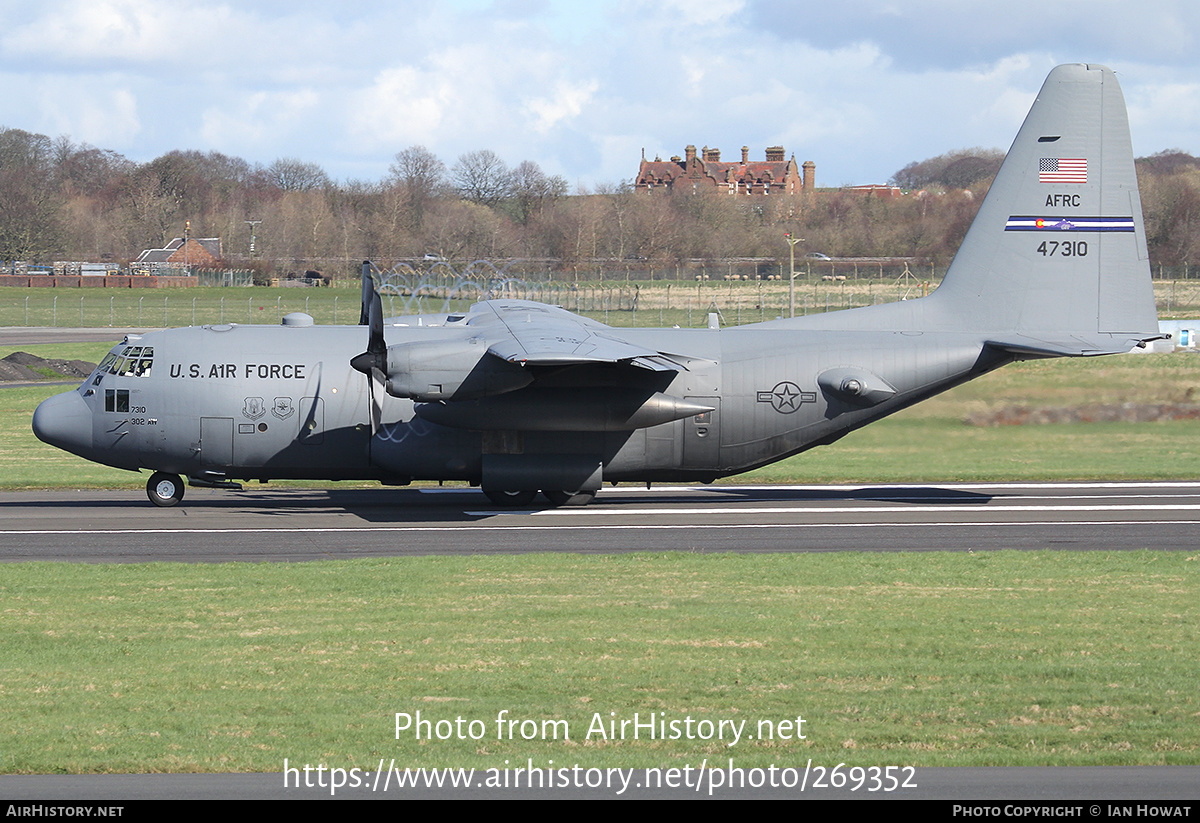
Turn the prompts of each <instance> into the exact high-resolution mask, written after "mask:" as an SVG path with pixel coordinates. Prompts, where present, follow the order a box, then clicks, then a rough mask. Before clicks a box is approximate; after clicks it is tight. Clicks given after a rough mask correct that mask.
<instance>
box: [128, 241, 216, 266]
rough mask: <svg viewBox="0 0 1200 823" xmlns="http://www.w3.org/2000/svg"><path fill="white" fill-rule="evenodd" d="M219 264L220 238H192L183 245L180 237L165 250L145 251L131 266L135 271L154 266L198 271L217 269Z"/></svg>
mask: <svg viewBox="0 0 1200 823" xmlns="http://www.w3.org/2000/svg"><path fill="white" fill-rule="evenodd" d="M220 263H221V238H219V237H200V238H196V237H192V238H189V239H188V241H187V244H186V245H185V244H184V242H183V238H182V237H176V238H175V239H174V240H172V241H171V242H170V243H168V244H167V245H166V247H165V248H161V249H146V250H145V251H143V252H142V253H141V254H139V255H138V258H137V259H136V260H134V261H133V263H132V264H131V266H132V267H133V268H135V269H137V268H142V267H148V266H151V265H154V264H157V265H159V266H162V265H164V264H169V265H171V266H179V267H182V266H184V265H187V266H189V267H192V266H194V267H196V268H200V269H206V268H217V267H218V266H220Z"/></svg>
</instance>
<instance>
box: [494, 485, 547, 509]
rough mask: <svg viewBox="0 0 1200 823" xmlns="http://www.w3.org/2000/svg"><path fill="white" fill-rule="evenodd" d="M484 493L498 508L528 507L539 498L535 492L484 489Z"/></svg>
mask: <svg viewBox="0 0 1200 823" xmlns="http://www.w3.org/2000/svg"><path fill="white" fill-rule="evenodd" d="M483 493H484V494H486V495H487V498H488V500H491V501H492V502H493V503H495V504H496V505H497V506H528V505H529V504H530V503H532V502H533V498H535V497H537V492H535V491H520V492H507V491H501V490H500V489H484V490H483Z"/></svg>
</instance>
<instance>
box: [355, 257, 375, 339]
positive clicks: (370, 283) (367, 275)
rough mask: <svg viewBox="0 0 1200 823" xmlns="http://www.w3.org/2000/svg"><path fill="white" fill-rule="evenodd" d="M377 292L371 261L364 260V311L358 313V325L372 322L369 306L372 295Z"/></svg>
mask: <svg viewBox="0 0 1200 823" xmlns="http://www.w3.org/2000/svg"><path fill="white" fill-rule="evenodd" d="M374 293H375V281H374V280H372V279H371V261H370V260H364V261H363V266H362V311H361V312H359V315H358V325H360V326H365V325H367V323H369V322H370V315H369V314H368V313H367V312H368V307H369V306H370V305H371V295H372V294H374Z"/></svg>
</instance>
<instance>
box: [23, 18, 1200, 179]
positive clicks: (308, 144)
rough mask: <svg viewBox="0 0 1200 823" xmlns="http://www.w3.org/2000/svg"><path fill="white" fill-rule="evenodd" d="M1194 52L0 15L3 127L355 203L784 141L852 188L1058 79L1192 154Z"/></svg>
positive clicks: (1134, 26)
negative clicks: (254, 169) (1093, 71)
mask: <svg viewBox="0 0 1200 823" xmlns="http://www.w3.org/2000/svg"><path fill="white" fill-rule="evenodd" d="M1197 31H1200V6H1195V7H1193V6H1192V5H1190V4H1187V3H1184V2H1180V0H1167V1H1166V2H1162V3H1155V4H1153V5H1152V6H1151V7H1148V8H1144V9H1143V8H1140V7H1139V8H1138V9H1133V8H1132V7H1129V6H1127V5H1124V4H1120V3H1116V2H1110V0H1095V1H1094V2H1093V3H1091V4H1089V6H1088V13H1087V14H1080V13H1078V11H1077V9H1075V8H1074V7H1072V6H1070V5H1067V6H1045V5H1044V4H1039V3H1033V2H1032V0H1011V2H1009V3H1007V4H1005V5H1003V6H995V5H992V6H980V5H978V4H960V3H954V2H949V0H910V1H906V2H904V3H898V2H894V0H891V1H890V2H885V0H846V2H844V3H841V4H837V5H831V4H826V5H824V6H821V5H815V4H814V5H809V6H806V7H805V8H804V11H803V13H797V12H796V10H795V6H794V4H793V3H791V2H788V0H709V2H699V1H698V0H667V2H663V0H657V2H655V0H609V2H599V3H595V4H578V3H575V2H569V0H495V1H494V2H493V0H447V2H443V3H436V4H429V3H422V2H418V0H396V1H395V2H391V3H386V4H380V3H371V2H354V1H353V0H348V2H346V3H342V4H339V5H337V6H329V5H328V4H325V3H321V2H317V1H316V0H263V2H257V3H253V4H235V3H229V2H213V1H212V0H90V2H88V1H87V0H43V2H41V3H37V4H33V3H25V2H18V1H17V0H0V72H3V76H4V78H5V80H6V81H7V82H6V86H5V88H6V99H5V113H4V115H3V117H4V120H5V125H8V126H11V127H15V128H25V129H28V130H34V131H43V132H48V133H50V134H51V135H52V136H53V135H54V134H56V133H69V134H71V135H73V136H74V137H75V138H76V139H85V140H87V141H88V142H93V143H95V144H97V145H100V146H102V147H103V148H110V149H114V150H116V151H119V152H122V153H125V154H127V155H128V156H130V157H131V158H132V159H135V160H148V159H151V158H153V157H154V156H157V155H158V154H162V153H164V152H167V151H170V150H173V149H191V148H199V149H203V150H216V151H221V152H224V153H227V154H243V155H245V154H247V153H248V156H246V159H248V160H249V161H251V162H262V163H269V162H270V161H271V160H273V159H275V158H278V157H280V156H285V155H289V156H296V157H299V158H302V159H303V160H305V161H306V162H314V163H318V164H320V165H322V166H323V167H324V168H325V169H326V170H327V171H328V172H329V173H330V174H331V175H333V176H335V177H344V176H346V175H348V174H351V173H353V174H354V175H355V176H359V177H362V178H366V179H370V178H381V177H382V176H384V175H385V174H386V173H387V166H388V163H389V162H390V160H391V158H392V156H393V155H394V154H395V153H396V152H397V151H399V150H401V149H403V148H405V147H407V146H409V145H413V144H423V145H425V146H427V147H428V148H429V149H430V150H431V151H434V152H435V153H436V154H438V155H439V156H440V157H442V158H443V160H445V161H446V162H447V163H453V161H454V159H455V158H456V157H457V156H458V155H460V154H462V153H464V152H467V151H472V150H476V149H481V148H489V149H491V150H493V151H495V152H497V153H498V154H500V155H501V156H502V157H504V158H505V160H506V161H507V162H509V163H510V164H514V165H515V164H516V163H517V162H520V161H521V160H525V159H530V160H534V161H536V162H538V163H539V164H541V165H542V166H543V168H545V169H547V171H550V172H552V173H557V174H563V175H565V176H566V177H567V178H568V179H570V180H571V181H572V182H574V181H577V180H581V179H582V182H585V183H588V184H594V183H599V182H613V181H615V180H619V179H624V178H628V177H630V176H632V175H633V174H634V172H635V171H636V165H637V162H638V159H639V157H640V150H641V148H642V147H645V148H646V150H647V152H648V153H649V154H651V155H653V154H655V153H661V154H663V156H670V155H671V154H675V153H679V152H681V151H682V149H683V146H685V145H687V144H688V143H695V144H696V145H703V144H708V145H710V146H722V147H724V148H725V150H726V151H730V152H735V151H736V150H737V149H738V148H740V147H741V146H742V145H748V146H750V147H751V151H752V155H754V156H757V155H758V154H759V152H761V150H762V148H763V147H765V146H767V145H777V144H780V143H782V144H783V145H785V147H786V148H787V149H788V151H789V152H791V151H795V152H796V153H797V156H798V157H801V158H803V159H809V158H811V159H813V160H815V161H816V162H817V164H818V166H819V169H820V171H819V174H820V176H821V179H822V180H824V181H835V182H876V181H879V180H881V179H886V178H887V177H888V176H890V174H892V173H893V172H894V171H895V170H897V169H898V168H900V167H901V166H903V165H905V164H906V163H908V162H911V161H912V160H919V159H924V158H925V157H929V156H933V155H936V154H940V153H943V152H945V151H948V150H951V149H954V148H961V147H963V146H973V145H983V146H1002V145H1007V141H1009V140H1011V137H1012V134H1013V133H1015V130H1016V127H1017V125H1019V123H1020V121H1021V118H1022V117H1023V116H1024V113H1025V111H1026V110H1027V109H1028V106H1029V103H1030V102H1031V100H1032V98H1033V95H1034V94H1035V93H1036V91H1037V88H1038V87H1039V85H1040V83H1041V81H1042V79H1043V77H1044V76H1045V73H1046V72H1047V71H1048V70H1049V69H1050V68H1051V67H1052V66H1053V65H1054V64H1055V63H1059V62H1069V61H1072V60H1080V59H1084V60H1093V61H1097V62H1104V63H1106V64H1108V65H1110V66H1111V67H1113V68H1114V69H1116V70H1117V71H1118V73H1119V76H1120V77H1121V80H1122V83H1123V85H1124V86H1125V89H1126V95H1127V98H1128V99H1129V102H1130V109H1131V117H1132V120H1133V123H1134V130H1135V134H1134V140H1135V145H1136V146H1139V150H1142V149H1141V147H1143V146H1144V147H1145V152H1147V153H1148V152H1152V151H1157V150H1159V149H1162V148H1168V147H1176V146H1177V147H1179V148H1182V149H1184V150H1192V151H1197V152H1200V145H1197V140H1200V138H1198V137H1197V135H1198V134H1200V129H1198V128H1196V127H1197V125H1200V114H1198V113H1197V112H1196V111H1195V107H1194V106H1193V105H1192V103H1191V100H1193V99H1200V98H1197V97H1196V96H1195V95H1194V94H1192V87H1193V85H1194V81H1193V79H1192V76H1193V75H1194V73H1195V72H1194V68H1193V67H1194V64H1195V63H1196V61H1197V57H1196V56H1195V55H1198V54H1200V49H1196V48H1195V42H1194V41H1195V37H1196V34H1195V33H1196V32H1197ZM1189 95H1191V97H1189Z"/></svg>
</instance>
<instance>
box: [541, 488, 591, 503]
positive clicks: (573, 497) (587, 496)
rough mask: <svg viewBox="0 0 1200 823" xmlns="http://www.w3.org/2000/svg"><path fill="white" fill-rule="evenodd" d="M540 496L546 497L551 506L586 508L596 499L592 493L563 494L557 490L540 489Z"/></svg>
mask: <svg viewBox="0 0 1200 823" xmlns="http://www.w3.org/2000/svg"><path fill="white" fill-rule="evenodd" d="M542 494H544V495H545V496H546V499H547V500H549V501H550V505H552V506H586V505H587V504H588V503H591V502H592V501H593V500H595V499H596V493H595V492H594V491H591V492H586V491H585V492H564V491H558V490H557V489H542Z"/></svg>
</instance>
